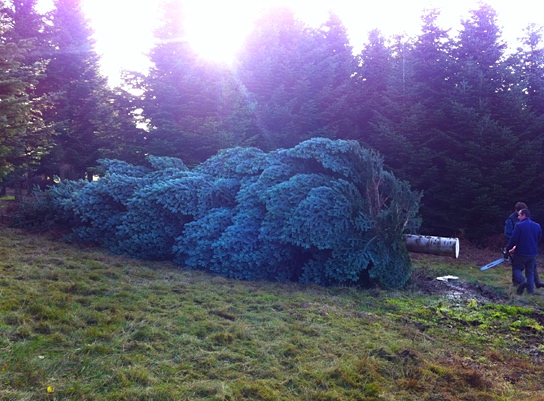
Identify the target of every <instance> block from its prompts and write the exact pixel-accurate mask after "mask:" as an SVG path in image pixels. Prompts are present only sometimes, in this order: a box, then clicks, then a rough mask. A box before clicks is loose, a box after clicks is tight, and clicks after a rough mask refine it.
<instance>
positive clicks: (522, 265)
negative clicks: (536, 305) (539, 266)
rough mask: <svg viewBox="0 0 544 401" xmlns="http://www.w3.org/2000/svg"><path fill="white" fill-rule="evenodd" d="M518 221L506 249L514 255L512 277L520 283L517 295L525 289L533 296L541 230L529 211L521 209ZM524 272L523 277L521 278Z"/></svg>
mask: <svg viewBox="0 0 544 401" xmlns="http://www.w3.org/2000/svg"><path fill="white" fill-rule="evenodd" d="M518 220H519V222H518V223H517V224H516V225H515V226H514V231H513V232H512V237H511V238H510V241H508V245H506V249H507V250H508V252H510V253H511V254H513V255H514V259H513V264H514V275H515V278H516V281H518V282H519V283H520V285H519V286H518V288H517V293H518V294H520V295H521V294H523V291H524V290H525V289H526V288H527V292H528V293H530V294H533V293H534V292H535V281H534V273H535V266H536V257H537V255H538V243H539V242H540V240H541V239H542V228H541V227H540V224H538V223H536V222H534V221H533V220H532V219H531V212H530V211H529V209H521V210H520V211H519V216H518ZM524 270H525V277H523V271H524Z"/></svg>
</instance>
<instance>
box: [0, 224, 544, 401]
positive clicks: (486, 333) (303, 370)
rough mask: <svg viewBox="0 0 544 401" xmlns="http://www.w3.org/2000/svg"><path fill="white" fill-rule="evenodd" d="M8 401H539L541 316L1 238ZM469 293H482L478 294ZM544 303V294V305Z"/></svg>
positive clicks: (500, 289)
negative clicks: (228, 274) (245, 277)
mask: <svg viewBox="0 0 544 401" xmlns="http://www.w3.org/2000/svg"><path fill="white" fill-rule="evenodd" d="M0 234H1V238H0V400H17V401H21V400H131V401H133V400H146V401H149V400H231V401H234V400H285V401H287V400H293V401H294V400H297V401H298V400H302V401H304V400H307V401H310V400H311V401H320V400H329V401H332V400H335V401H336V400H338V401H344V400H346V401H347V400H368V401H370V400H376V401H377V400H427V401H438V400H446V401H447V400H466V401H470V400H474V401H476V400H478V401H479V400H484V401H485V400H500V401H506V400H542V399H543V398H542V396H541V395H540V394H542V391H544V384H543V381H542V377H543V376H544V368H543V364H542V356H543V352H544V346H543V345H542V341H541V338H542V334H543V330H544V328H543V327H542V325H543V324H544V323H543V322H544V315H543V314H542V309H541V308H542V301H541V300H540V299H539V298H538V296H529V295H524V296H517V295H515V292H513V289H512V288H510V287H508V280H509V276H508V274H509V270H508V269H507V268H502V269H495V270H494V271H489V272H488V273H487V274H485V275H484V273H483V272H479V270H478V269H475V268H474V267H473V266H469V265H467V264H463V263H462V262H460V261H455V260H453V259H451V260H450V259H446V258H441V257H431V258H418V259H417V260H416V261H415V263H416V265H417V267H419V268H420V269H422V270H419V271H420V272H421V271H424V272H425V274H428V275H429V277H433V275H435V274H438V273H440V272H446V273H448V274H455V275H458V276H460V277H461V278H462V279H463V280H465V279H466V280H467V281H474V282H476V281H478V280H480V281H481V282H486V283H487V286H488V287H489V288H493V289H496V291H497V293H498V294H499V295H502V296H503V298H504V301H503V302H487V301H485V299H484V298H480V297H477V296H476V295H477V292H475V293H474V294H476V295H474V294H468V295H466V296H451V294H448V293H440V294H436V295H426V293H425V292H423V291H422V289H421V288H420V287H419V286H418V285H417V283H415V282H413V283H411V284H410V285H409V286H408V288H407V289H405V290H403V291H388V290H384V289H372V290H360V289H357V288H347V287H341V288H340V287H333V288H322V287H317V286H300V285H295V284H291V283H268V282H246V281H237V280H230V279H225V278H221V277H214V276H210V275H208V274H204V273H202V272H195V271H183V270H181V269H179V268H177V267H175V266H174V265H172V264H170V263H164V262H162V263H159V262H145V261H137V260H132V259H128V258H124V257H119V256H112V255H108V254H107V253H105V252H104V251H102V250H100V249H96V248H85V247H81V246H75V245H67V244H63V243H61V242H57V241H52V240H50V239H48V238H46V237H45V236H38V235H29V234H28V233H25V232H23V231H18V230H12V229H7V228H0ZM473 295H474V296H473ZM543 298H544V297H543Z"/></svg>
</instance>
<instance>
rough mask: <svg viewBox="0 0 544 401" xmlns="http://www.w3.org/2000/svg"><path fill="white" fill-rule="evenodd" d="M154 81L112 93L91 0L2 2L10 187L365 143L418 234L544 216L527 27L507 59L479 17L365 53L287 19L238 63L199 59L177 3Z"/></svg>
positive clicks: (2, 113) (380, 39)
mask: <svg viewBox="0 0 544 401" xmlns="http://www.w3.org/2000/svg"><path fill="white" fill-rule="evenodd" d="M162 7H163V9H164V14H163V17H162V19H161V21H160V28H159V29H157V31H156V32H155V39H156V41H155V45H154V47H153V48H152V49H151V51H150V53H149V58H150V61H151V65H152V67H151V68H150V70H149V72H148V73H145V74H143V73H136V72H126V73H125V74H124V77H123V84H122V85H121V86H120V87H117V88H113V89H112V88H110V87H109V86H108V85H107V80H106V78H105V77H104V76H102V75H101V74H100V70H99V62H100V59H99V57H98V56H97V54H96V52H95V50H94V47H93V45H94V44H93V41H92V33H93V32H92V30H91V29H90V27H89V23H88V21H87V20H86V18H85V15H84V13H83V11H82V9H81V0H56V1H55V2H54V8H53V9H52V10H51V11H50V12H47V13H45V14H40V13H38V12H37V11H36V0H18V1H8V0H0V8H1V9H2V12H1V19H0V63H2V68H1V69H0V100H1V101H0V179H1V180H2V182H3V184H4V185H12V186H14V187H15V188H18V189H20V188H22V187H23V186H24V185H27V186H31V185H32V183H36V182H38V181H40V180H45V181H46V182H49V181H50V180H51V179H52V178H53V177H59V178H60V179H87V180H90V179H92V177H93V176H94V175H96V174H98V173H99V169H98V168H97V166H98V165H99V163H98V160H100V159H104V158H109V159H119V160H123V161H126V162H128V163H132V164H137V165H138V164H141V165H145V163H146V156H148V155H154V156H166V157H176V158H180V159H182V160H183V161H184V163H185V164H186V165H188V166H189V167H190V168H191V167H194V166H198V165H200V164H201V163H203V162H204V161H206V160H208V159H209V158H210V157H211V156H213V155H215V154H216V153H217V152H218V151H219V150H221V149H229V148H233V147H254V148H258V149H260V150H262V151H265V152H270V151H274V150H276V149H280V148H292V147H294V146H295V145H297V144H299V143H301V142H303V141H305V140H308V139H311V138H316V137H321V138H328V139H343V140H356V141H357V142H359V143H360V144H361V145H362V146H363V147H365V148H370V149H373V150H376V151H378V152H379V153H380V154H381V155H382V156H383V158H384V163H385V167H386V168H387V169H388V170H389V171H391V172H393V173H394V174H395V176H396V177H398V178H399V179H402V180H406V181H408V182H410V184H411V186H412V188H413V189H414V190H417V191H421V192H422V193H423V198H422V200H421V205H422V206H421V211H420V212H421V217H422V221H423V223H422V226H421V233H423V234H432V235H441V236H465V237H467V238H470V239H481V238H484V237H486V236H489V235H492V234H497V233H499V232H501V231H502V224H503V221H504V219H505V216H507V215H508V214H509V212H510V210H511V209H512V207H513V204H514V203H515V202H516V201H518V200H522V201H525V202H526V203H527V204H528V205H529V206H530V208H531V210H532V211H533V215H534V216H535V219H537V220H538V219H539V216H544V168H543V163H544V158H543V155H544V152H543V135H542V133H543V132H544V74H543V68H544V62H543V61H544V59H543V58H544V50H543V44H542V27H538V26H535V25H529V26H528V27H527V28H526V30H524V31H523V32H521V33H520V34H521V35H522V36H523V38H522V39H521V40H520V42H519V47H518V48H517V49H515V50H513V51H510V49H509V48H508V47H507V45H506V43H505V41H504V40H503V39H502V37H501V30H500V27H499V26H498V24H497V14H496V12H495V10H494V9H493V8H492V7H490V6H489V5H486V4H484V3H482V4H480V6H479V7H478V8H477V9H475V10H472V11H471V12H470V16H469V17H468V18H467V19H466V20H462V21H461V29H460V30H459V32H457V33H452V32H450V31H449V30H446V29H443V28H441V27H440V26H439V24H438V17H439V11H438V10H436V9H431V10H425V11H423V15H422V17H421V32H420V33H419V34H418V35H417V36H416V37H406V36H403V35H396V36H391V37H385V36H384V35H383V34H382V33H381V32H380V31H379V30H373V31H371V32H369V35H368V40H367V42H366V45H365V46H364V47H363V49H362V50H361V52H360V53H359V54H354V52H353V48H352V47H351V45H350V41H349V38H348V35H347V32H346V29H345V27H344V26H343V24H342V21H341V20H340V19H339V18H338V17H337V16H336V15H334V14H333V13H330V14H329V18H328V20H327V21H325V22H324V23H323V24H322V25H321V26H319V27H317V28H311V27H308V26H306V25H305V24H304V23H302V22H301V21H299V20H297V19H296V18H295V16H294V15H293V13H292V12H291V11H289V10H288V9H283V8H280V9H274V10H271V11H269V12H268V13H267V14H266V15H263V16H262V18H261V19H260V20H259V21H257V22H256V24H255V27H254V30H253V32H251V33H250V35H249V36H248V39H247V40H246V42H245V44H244V46H243V48H242V50H241V51H240V53H239V55H238V59H237V62H236V63H235V65H233V66H230V67H225V66H221V65H217V64H214V63H211V62H208V61H206V60H203V59H201V58H199V56H198V55H197V54H196V52H195V51H194V50H193V49H192V48H191V47H190V45H189V44H188V43H187V42H186V41H184V40H183V38H184V36H185V35H184V27H183V7H182V5H181V2H176V1H168V2H164V3H163V4H162Z"/></svg>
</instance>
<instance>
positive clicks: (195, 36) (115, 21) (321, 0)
mask: <svg viewBox="0 0 544 401" xmlns="http://www.w3.org/2000/svg"><path fill="white" fill-rule="evenodd" d="M177 1H182V2H183V4H184V9H185V11H186V15H185V18H186V19H185V32H186V35H187V36H186V38H185V39H186V40H187V41H188V42H189V43H190V44H191V46H192V47H193V49H194V50H195V51H196V52H197V53H198V54H200V55H201V56H202V57H204V58H206V59H209V60H212V61H216V62H220V63H227V64H228V63H231V62H232V61H234V59H235V56H236V53H237V52H238V51H239V50H241V48H242V46H243V43H244V41H245V39H246V37H247V35H249V34H250V32H251V30H252V29H253V24H254V23H255V20H256V19H257V18H258V17H259V16H260V15H262V13H263V12H265V11H266V9H268V8H270V7H280V6H281V7H289V8H290V9H291V10H293V12H294V14H295V16H296V17H297V19H299V20H301V21H303V22H304V23H306V24H307V25H309V26H313V27H316V26H318V25H319V24H321V23H323V22H325V21H326V19H327V12H328V11H329V10H332V11H333V12H334V13H335V14H336V15H338V17H339V18H340V19H341V20H342V23H343V24H344V26H345V27H346V29H347V33H348V37H349V40H350V42H351V45H352V46H353V47H354V50H355V51H356V52H358V51H360V50H361V49H362V47H363V45H364V43H366V40H367V38H368V32H369V31H370V30H371V29H374V28H379V29H380V30H381V32H382V33H383V34H384V35H385V36H389V35H393V34H403V33H405V34H407V35H409V36H413V35H416V34H417V32H418V31H419V27H420V24H421V21H420V17H421V13H422V10H423V9H425V8H433V7H437V8H439V9H441V11H442V15H441V19H442V21H443V22H444V23H445V26H446V27H453V26H455V25H457V26H459V23H460V18H461V17H462V18H467V13H468V10H470V9H475V8H476V7H477V5H478V4H479V3H478V0H457V1H455V2H452V1H449V0H411V1H400V0H382V1H380V2H375V1H371V0H360V1H354V0H228V1H227V0H177ZM487 2H488V3H489V4H490V5H491V6H492V7H496V11H497V12H498V14H499V17H502V21H503V22H502V23H501V25H503V26H504V34H505V35H506V36H507V37H508V39H510V41H513V40H512V39H511V38H512V37H513V38H514V39H515V38H516V37H519V36H521V34H522V29H523V28H525V27H526V26H527V23H528V22H537V24H538V25H544V23H539V22H538V21H542V20H543V17H542V16H541V14H538V13H536V12H533V11H535V10H536V7H537V5H538V4H540V2H537V0H518V1H516V2H512V1H511V0H487ZM82 4H83V9H84V11H85V13H86V14H87V17H88V18H89V22H90V25H91V27H92V29H93V30H94V31H95V35H94V38H95V40H96V51H97V53H98V54H100V55H101V57H102V59H101V65H102V71H103V72H104V74H105V75H107V76H108V77H109V79H110V84H117V83H118V82H119V81H120V72H121V70H123V69H126V70H135V71H142V72H145V71H146V70H147V68H148V67H149V65H150V62H149V59H148V57H147V56H148V53H149V50H150V49H151V47H152V46H153V32H154V28H156V25H157V22H158V16H159V14H160V11H159V4H160V2H158V1H156V0H155V1H152V0H144V1H141V2H134V0H82ZM52 7H53V0H38V8H39V10H40V11H42V12H43V11H47V10H50V9H51V8H52ZM538 7H540V6H538ZM500 19H501V18H499V20H500ZM535 19H536V21H535ZM530 20H532V21H530Z"/></svg>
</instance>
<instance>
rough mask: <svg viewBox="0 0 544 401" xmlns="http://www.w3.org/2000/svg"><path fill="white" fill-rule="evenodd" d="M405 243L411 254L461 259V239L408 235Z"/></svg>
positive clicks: (405, 237)
mask: <svg viewBox="0 0 544 401" xmlns="http://www.w3.org/2000/svg"><path fill="white" fill-rule="evenodd" d="M404 242H405V244H406V248H408V251H409V252H416V253H428V254H431V255H445V256H452V257H454V258H456V259H457V258H458V257H459V238H445V237H432V236H429V235H410V234H406V235H404Z"/></svg>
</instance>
